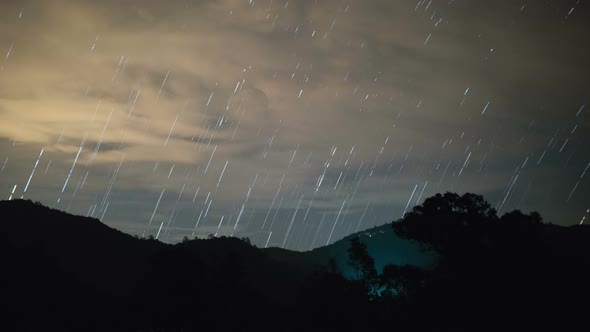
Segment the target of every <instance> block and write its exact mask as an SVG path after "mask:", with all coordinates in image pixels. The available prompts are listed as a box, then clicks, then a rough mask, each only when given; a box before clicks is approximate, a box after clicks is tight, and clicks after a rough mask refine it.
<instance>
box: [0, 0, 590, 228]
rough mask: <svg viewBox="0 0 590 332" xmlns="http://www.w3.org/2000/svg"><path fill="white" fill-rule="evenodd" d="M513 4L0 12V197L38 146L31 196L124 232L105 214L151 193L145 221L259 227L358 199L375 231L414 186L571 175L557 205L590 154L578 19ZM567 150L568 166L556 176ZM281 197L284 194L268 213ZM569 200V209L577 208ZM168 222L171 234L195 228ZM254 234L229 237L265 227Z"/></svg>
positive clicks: (561, 11) (31, 5) (86, 7)
mask: <svg viewBox="0 0 590 332" xmlns="http://www.w3.org/2000/svg"><path fill="white" fill-rule="evenodd" d="M481 6H484V7H481ZM521 6H522V5H515V4H514V3H513V2H512V1H499V2H495V3H494V5H493V6H491V5H490V4H484V3H482V2H480V1H478V2H461V1H451V2H449V3H447V2H445V3H442V2H440V3H438V2H431V3H430V4H429V3H427V2H418V3H416V2H415V1H402V2H391V1H385V0H376V1H364V2H353V1H351V2H342V1H312V0H309V1H270V0H268V1H263V0H257V1H237V0H224V1H194V2H186V1H166V2H161V1H125V2H123V3H121V2H119V1H100V2H96V1H75V2H73V1H54V2H51V3H39V2H35V1H21V2H16V1H10V2H3V4H2V5H1V7H0V8H1V9H2V10H1V11H0V12H1V14H0V15H1V17H0V19H1V20H0V22H1V23H0V55H3V56H4V57H3V58H2V57H0V61H1V63H0V66H1V70H0V119H1V121H0V138H2V139H3V142H4V143H3V145H2V150H1V152H2V153H1V154H0V162H4V160H2V159H3V158H8V160H9V162H8V163H7V165H8V166H7V168H6V170H4V171H3V172H2V173H0V181H1V184H2V186H1V188H2V190H4V191H8V190H11V189H12V186H14V184H15V182H18V183H22V181H25V180H26V179H28V177H29V176H30V173H29V172H30V170H29V168H30V167H29V164H31V163H33V162H34V160H32V159H34V158H36V157H37V155H38V151H39V150H41V149H42V148H43V149H45V150H46V151H47V153H48V154H47V155H46V156H44V157H43V158H44V159H43V161H45V162H47V161H48V160H52V161H53V164H52V165H50V166H51V167H50V168H49V171H48V172H47V174H45V173H44V174H37V175H36V176H35V178H34V179H35V181H34V182H33V186H32V187H31V191H30V192H29V193H27V194H28V195H38V196H39V200H42V201H46V202H54V201H56V198H57V196H59V197H60V198H61V197H63V199H64V200H66V199H67V200H68V202H70V201H71V202H72V203H71V206H72V209H73V211H78V212H80V213H87V211H88V210H89V207H90V208H92V207H93V206H95V205H99V207H98V210H104V209H105V206H106V202H107V201H108V200H109V199H110V200H111V202H113V204H111V205H110V206H111V208H110V209H111V210H109V214H108V216H110V218H114V220H113V221H112V222H113V223H115V224H117V223H120V224H121V225H123V224H125V225H132V224H135V225H136V227H135V229H138V228H139V229H141V228H142V227H143V226H139V225H143V224H144V222H145V214H142V215H141V216H138V215H130V214H127V213H125V212H124V211H122V210H124V206H125V205H124V204H116V203H115V201H114V200H115V199H117V200H119V201H120V202H125V201H129V202H131V201H134V202H135V201H144V204H145V205H141V209H142V210H145V211H150V210H152V208H153V205H152V204H155V201H154V197H153V196H156V199H157V196H158V195H159V194H160V192H161V190H162V189H163V188H165V189H166V192H167V193H170V195H166V196H165V197H164V200H165V201H166V202H165V203H162V206H163V209H165V210H166V211H164V212H163V213H164V214H162V215H159V214H157V216H158V218H165V216H166V215H168V216H170V215H171V214H172V211H176V209H179V211H181V210H182V209H189V210H192V208H193V207H192V204H193V203H192V198H190V199H189V198H188V197H183V195H180V193H183V192H184V191H185V190H188V189H189V188H190V190H192V191H196V188H200V190H201V194H199V198H201V199H203V200H204V197H205V196H203V197H201V196H202V195H203V193H205V194H204V195H207V193H209V195H210V197H211V199H213V200H214V201H215V204H213V206H214V207H213V209H214V210H213V211H212V212H211V213H212V215H215V216H216V217H219V216H221V215H225V214H228V215H229V214H230V213H228V212H224V211H234V210H236V209H237V210H238V211H239V209H240V207H241V206H242V205H245V206H246V208H247V209H251V210H249V211H251V212H250V213H251V215H256V216H259V214H258V213H257V212H260V213H261V214H263V215H265V214H266V211H267V209H268V207H269V206H270V205H271V202H272V201H273V199H275V200H280V199H281V198H282V199H283V205H282V209H295V207H296V206H297V204H298V197H300V196H299V195H305V199H304V202H303V204H309V203H310V202H311V197H315V198H314V202H315V203H314V205H313V210H312V212H311V215H313V216H314V217H313V218H310V220H309V221H307V220H306V221H305V222H319V220H318V218H319V217H318V216H321V214H330V215H333V214H337V213H338V210H339V209H340V207H341V205H342V202H343V200H344V199H346V198H347V197H348V199H349V201H348V204H349V205H347V207H346V213H349V214H350V217H351V218H355V217H356V218H358V217H359V216H360V214H361V213H362V212H363V211H364V210H365V208H366V206H367V203H371V204H372V206H374V209H373V208H372V209H371V211H372V212H371V213H376V215H374V216H373V215H372V216H371V217H370V219H371V220H372V219H377V220H382V221H383V222H385V221H389V220H391V219H393V218H392V216H396V215H398V214H400V213H401V211H402V210H403V209H404V207H405V206H406V204H407V201H408V199H409V195H410V194H411V191H412V189H413V188H414V187H419V188H421V187H422V186H424V184H425V183H426V181H428V183H429V186H428V187H427V188H426V189H425V194H424V195H427V194H433V193H435V192H436V191H444V190H459V191H467V190H469V191H475V192H480V193H489V195H490V200H494V201H495V200H499V199H503V198H504V197H505V195H506V193H505V192H506V191H507V189H506V188H508V187H509V186H510V183H511V182H512V181H513V180H512V179H513V178H514V175H515V174H521V179H523V178H527V175H526V174H529V173H527V172H530V174H533V173H534V174H545V175H547V176H549V175H551V176H553V177H562V176H563V177H564V178H567V180H564V181H561V185H558V184H556V188H558V189H556V192H558V194H557V195H558V196H560V197H561V196H564V197H567V196H568V195H569V193H570V190H571V187H572V186H573V185H574V184H575V182H576V181H577V179H575V176H573V175H572V176H569V174H574V173H581V171H580V168H582V169H583V167H585V164H586V163H587V161H586V160H585V159H584V158H586V159H587V155H588V154H587V145H585V144H582V141H583V136H581V135H582V134H580V133H583V132H584V129H588V122H587V121H585V120H584V119H586V118H585V114H586V113H585V112H582V115H579V116H576V112H577V111H578V110H579V109H580V107H581V105H583V104H585V103H587V102H588V101H587V100H586V99H585V98H586V96H585V95H586V92H587V91H588V88H589V85H588V84H589V83H588V82H589V81H588V80H587V77H586V76H585V74H584V73H585V72H586V71H585V70H583V69H584V68H588V60H587V59H589V58H590V54H589V52H590V50H589V49H588V47H586V46H584V44H583V43H582V42H581V40H586V39H587V35H588V33H587V31H588V30H587V29H585V27H587V23H586V22H587V20H584V17H586V16H587V10H586V9H584V8H585V7H584V6H582V5H580V6H576V9H575V10H574V11H573V12H572V13H573V14H571V15H569V14H568V12H569V11H570V8H569V7H568V8H566V7H567V6H565V5H563V6H561V5H559V6H557V5H555V6H554V8H553V7H549V6H548V5H547V4H536V3H535V4H532V3H531V4H526V5H525V6H524V7H522V8H524V9H522V8H521ZM21 13H22V14H21ZM539 31H540V32H539ZM486 105H488V106H487V107H486ZM484 107H485V108H486V110H485V112H482V111H483V109H484ZM576 125H577V126H578V127H577V128H579V129H577V132H575V131H574V132H573V133H572V129H573V128H574V126H576ZM556 131H559V133H558V134H556ZM552 139H553V141H554V142H553V143H551V144H548V142H550V141H551V140H552ZM566 140H567V143H566V144H565V145H564V143H565V142H566ZM83 142H84V146H83V148H82V149H81V152H80V155H79V156H78V159H76V157H77V153H78V151H79V150H80V146H81V145H82V143H83ZM562 146H563V149H561V147H562ZM351 151H352V152H351ZM566 153H567V154H568V156H569V157H568V158H571V161H570V162H568V164H567V166H563V168H559V167H558V165H560V164H561V163H563V161H562V160H563V158H565V157H561V155H565V154H566ZM543 154H545V156H544V157H542V158H543V159H544V160H542V161H543V162H542V163H538V165H537V161H538V160H539V158H541V156H542V155H543ZM527 157H528V158H529V160H530V162H529V164H528V165H527V166H526V167H521V169H518V168H517V167H518V165H522V163H523V161H524V160H525V159H526V158H527ZM74 161H77V163H79V164H77V165H76V167H74V168H73V177H74V178H73V179H74V180H73V181H74V182H75V183H76V184H71V185H70V186H69V187H68V188H66V189H68V193H69V190H72V191H74V190H75V189H76V187H77V183H78V182H79V183H80V187H82V189H81V190H80V188H78V191H77V192H76V195H78V196H76V197H74V195H73V193H72V196H68V197H69V198H67V197H66V196H67V195H65V194H64V193H61V189H62V186H63V183H64V180H65V178H66V177H67V176H68V172H69V170H70V169H71V168H72V164H73V163H74ZM533 161H534V162H533ZM328 164H330V165H329V166H327V165H328ZM225 165H227V166H225ZM462 169H463V170H462ZM52 172H54V173H52ZM117 172H118V173H117ZM27 173H28V174H27ZM324 173H325V176H324V179H323V180H322V181H324V182H323V184H322V185H321V186H320V188H319V189H317V187H318V179H320V177H321V176H322V174H324ZM357 173H358V175H357ZM52 174H53V175H52ZM87 174H88V175H87ZM115 174H116V175H115ZM369 174H371V175H369ZM338 177H341V178H340V181H341V182H339V180H338ZM255 178H256V179H257V183H255V184H254V185H252V181H253V179H255ZM22 179H25V180H22ZM281 179H282V182H281ZM352 179H355V180H354V181H353V180H352ZM77 181H78V182H77ZM83 181H87V182H88V185H87V186H82V182H83ZM110 183H112V186H111V185H110ZM279 183H281V188H282V189H281V190H286V191H289V193H290V194H291V195H289V196H286V197H283V196H281V195H279V196H277V197H275V196H276V191H277V189H278V188H279ZM336 183H339V184H338V185H336ZM530 183H532V185H531V184H530ZM435 184H436V185H435ZM531 186H532V188H533V189H530V188H531ZM22 187H23V186H21V188H22ZM329 187H331V188H329ZM334 187H336V189H335V190H334V189H333V188H334ZM113 188H114V189H113ZM527 188H528V189H527ZM535 188H536V189H537V190H542V187H541V185H540V183H539V184H537V182H536V181H533V179H531V180H530V182H529V183H527V184H525V183H521V182H520V181H518V182H516V184H515V186H514V188H513V192H515V193H516V194H518V195H521V196H519V197H524V195H528V194H526V192H527V190H528V192H531V191H532V192H534V191H535ZM183 189H184V190H183ZM316 189H317V192H316ZM117 190H118V191H120V192H125V193H127V194H126V196H117V194H116V192H117ZM578 190H579V192H578V195H582V194H581V193H584V192H587V191H588V190H589V189H588V186H586V185H585V184H582V185H580V186H579V189H578ZM248 192H250V195H251V196H248V198H246V197H247V193H248ZM107 193H108V194H107ZM172 193H174V194H179V195H178V196H177V197H180V199H178V200H179V201H180V202H181V203H180V204H179V205H177V204H176V203H175V202H176V201H175V200H177V198H174V197H172V196H175V195H172ZM516 194H511V195H516ZM131 196H133V197H131ZM533 196H534V197H536V196H537V195H533ZM533 196H531V197H533ZM104 197H106V199H104ZM510 197H512V196H510ZM579 197H581V196H577V195H574V201H575V202H576V203H570V204H576V208H575V209H573V210H576V211H578V210H580V211H581V210H582V209H583V207H582V204H583V202H582V201H581V200H580V198H579ZM423 198H425V197H423ZM414 199H416V197H414V198H413V200H414ZM576 199H577V200H576ZM101 200H104V202H102V201H101ZM183 200H188V201H189V202H184V201H183ZM99 201H100V202H99ZM508 201H509V204H512V203H511V202H514V204H516V202H517V200H516V199H514V200H510V199H508ZM518 201H520V202H525V201H526V200H523V199H519V200H518ZM182 202H184V203H185V204H183V203H182ZM278 203H279V202H275V203H274V204H275V205H274V206H275V207H273V209H274V208H276V206H278ZM414 203H416V202H414ZM509 206H513V205H509ZM514 206H515V205H514ZM527 206H530V207H531V208H535V209H541V210H542V212H547V213H548V214H549V215H550V216H551V218H555V221H557V222H560V221H561V220H563V222H564V223H567V222H566V221H567V220H569V219H568V218H571V216H572V214H573V213H574V212H566V210H567V211H571V210H572V209H570V208H565V207H564V206H562V205H556V207H555V208H554V209H551V210H549V209H545V210H543V209H544V208H545V206H547V202H546V201H545V200H544V199H543V198H535V199H531V202H530V204H528V205H527ZM515 207H517V206H515ZM169 210H170V211H169ZM182 211H184V210H182ZM285 211H287V210H284V211H283V210H281V213H280V214H279V215H281V216H284V217H285V218H290V215H289V214H288V213H284V212H285ZM289 211H290V210H289ZM384 211H389V212H391V215H383V213H385V212H384ZM102 212H104V211H101V213H102ZM389 212H388V213H389ZM148 214H150V213H148ZM94 215H95V216H97V215H98V214H97V213H95V214H94ZM175 215H177V217H176V220H178V221H177V222H178V223H179V224H180V226H179V227H180V228H182V227H185V226H186V227H189V226H187V225H189V224H191V223H192V222H193V220H189V219H191V218H192V217H189V216H187V215H185V214H183V213H179V214H175ZM234 217H235V216H234ZM300 222H303V221H300ZM185 224H186V225H185ZM254 224H256V223H254ZM256 225H257V224H256ZM248 227H249V226H244V228H242V230H241V231H242V232H245V233H248V234H256V232H258V231H259V230H258V229H256V227H259V226H255V227H254V228H248ZM295 229H297V227H296V228H295ZM277 231H279V230H277Z"/></svg>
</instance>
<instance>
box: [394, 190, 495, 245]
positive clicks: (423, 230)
mask: <svg viewBox="0 0 590 332" xmlns="http://www.w3.org/2000/svg"><path fill="white" fill-rule="evenodd" d="M497 220H498V216H497V215H496V210H494V209H493V208H492V207H491V206H490V204H489V203H488V202H486V201H485V200H484V199H483V197H482V196H480V195H476V194H471V193H466V194H464V195H462V196H459V195H458V194H455V193H450V192H447V193H445V194H444V195H441V194H436V195H435V196H432V197H430V198H427V199H426V200H425V201H424V203H423V204H422V205H418V206H416V207H414V208H413V209H412V211H410V212H409V213H408V214H406V215H405V216H404V219H403V220H402V221H400V222H397V223H393V228H394V230H395V232H396V233H397V234H398V235H399V236H400V237H403V238H412V239H414V240H416V241H418V242H422V243H428V244H430V245H432V246H433V247H434V249H436V250H437V251H439V252H441V253H444V252H446V251H448V250H449V249H450V248H451V247H453V248H454V247H455V246H456V245H457V244H458V241H459V242H462V241H463V240H465V239H464V238H465V237H466V236H472V235H473V229H474V228H477V227H479V226H482V225H485V224H489V223H491V222H495V221H497Z"/></svg>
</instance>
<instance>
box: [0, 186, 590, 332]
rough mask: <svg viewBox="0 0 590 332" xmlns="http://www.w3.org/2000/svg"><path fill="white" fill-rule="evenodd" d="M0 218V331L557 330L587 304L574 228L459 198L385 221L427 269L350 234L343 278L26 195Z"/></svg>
mask: <svg viewBox="0 0 590 332" xmlns="http://www.w3.org/2000/svg"><path fill="white" fill-rule="evenodd" d="M0 215H1V216H2V217H1V223H0V235H1V237H2V238H1V240H0V259H1V264H2V269H1V271H2V272H0V291H1V294H2V296H1V297H0V302H1V303H0V305H1V307H2V308H3V310H2V311H3V312H2V317H3V320H2V322H3V324H4V325H5V326H15V327H18V328H19V330H64V331H66V330H76V331H81V330H85V331H105V330H108V331H113V330H126V331H197V330H224V331H351V330H355V329H358V330H362V331H379V330H385V329H387V330H394V329H399V330H401V331H458V330H461V331H474V330H475V331H481V330H490V331H491V330H500V329H501V330H512V329H517V328H521V329H526V330H533V329H537V330H538V329H541V330H547V329H557V330H560V331H563V330H570V329H573V328H574V327H575V326H577V325H578V324H584V323H585V312H586V303H587V302H586V301H587V299H588V298H589V297H588V296H589V295H590V286H589V283H590V279H589V277H590V260H589V259H588V258H587V255H588V254H589V253H590V229H589V228H588V227H587V226H583V225H576V226H570V227H563V226H557V225H553V224H548V223H544V222H543V221H542V217H541V216H540V215H539V214H538V213H536V212H531V213H528V214H525V213H522V212H521V211H518V210H516V211H512V212H509V213H506V214H504V215H502V216H498V215H497V212H496V211H495V210H494V209H493V208H492V207H491V206H490V204H489V203H488V202H486V201H485V200H484V199H483V197H482V196H479V195H475V194H470V193H467V194H464V195H458V194H455V193H448V192H447V193H444V194H437V195H435V196H433V197H430V198H427V199H426V200H425V201H424V203H423V204H421V205H419V206H416V207H414V208H413V209H412V210H411V211H410V212H408V213H407V214H406V215H405V216H404V218H403V219H401V220H398V221H394V222H392V223H391V226H389V227H393V230H394V232H395V234H396V235H397V236H398V237H401V238H404V239H412V240H414V241H417V242H418V243H420V244H421V246H422V250H424V251H431V252H433V253H435V254H436V260H437V262H436V265H435V266H434V267H433V268H431V269H425V268H422V267H418V266H414V265H392V264H389V265H387V266H385V267H384V268H383V269H382V270H378V269H377V268H376V267H375V260H374V258H373V257H371V255H370V254H369V252H368V250H367V241H370V238H367V237H360V236H352V237H350V238H347V239H346V241H347V242H348V243H347V247H348V250H347V253H346V255H347V257H346V258H347V261H348V263H349V266H350V267H351V268H352V269H353V270H354V273H353V274H352V277H350V276H345V275H344V274H343V273H341V271H339V268H338V266H336V264H333V262H334V260H331V262H332V263H329V262H328V263H325V264H318V263H317V260H316V261H314V260H313V258H309V257H311V255H313V252H312V254H311V255H309V254H308V255H307V256H304V254H305V253H299V252H289V253H284V252H283V253H281V254H277V252H276V250H275V251H273V249H261V248H257V247H255V246H253V245H252V244H251V243H250V242H249V240H248V239H240V238H233V237H219V238H217V237H210V238H208V239H192V240H190V239H188V238H185V240H184V241H183V242H181V243H178V244H166V243H162V242H159V241H157V240H155V239H153V238H139V237H133V236H130V235H127V234H125V233H122V232H120V231H118V230H115V229H112V228H110V227H108V226H106V225H104V224H102V223H101V222H100V221H98V220H96V219H92V218H86V217H79V216H73V215H69V214H66V213H64V212H61V211H58V210H54V209H50V208H47V207H44V206H42V205H41V204H39V203H35V202H31V201H27V200H14V201H2V202H0ZM392 240H393V239H392ZM303 257H305V258H303ZM305 260H309V261H313V262H309V263H302V262H304V261H305ZM582 326H584V325H582Z"/></svg>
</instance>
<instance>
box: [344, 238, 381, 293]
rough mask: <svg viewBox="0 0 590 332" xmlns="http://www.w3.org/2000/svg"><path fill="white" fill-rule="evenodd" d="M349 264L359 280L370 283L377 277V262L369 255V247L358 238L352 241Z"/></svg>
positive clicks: (349, 250)
mask: <svg viewBox="0 0 590 332" xmlns="http://www.w3.org/2000/svg"><path fill="white" fill-rule="evenodd" d="M348 262H349V264H350V265H351V266H352V268H353V269H354V270H355V272H356V275H357V279H358V280H363V281H365V282H370V281H371V280H373V279H374V278H375V277H376V276H377V270H376V269H375V260H374V259H373V257H371V256H370V255H369V252H368V251H367V245H366V244H364V243H363V242H361V239H360V238H359V237H358V236H355V237H353V238H352V239H351V240H350V247H349V248H348Z"/></svg>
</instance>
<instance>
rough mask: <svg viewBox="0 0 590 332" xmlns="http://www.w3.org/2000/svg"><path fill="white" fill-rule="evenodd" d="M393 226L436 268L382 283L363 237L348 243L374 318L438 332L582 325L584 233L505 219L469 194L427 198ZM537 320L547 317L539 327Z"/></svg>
mask: <svg viewBox="0 0 590 332" xmlns="http://www.w3.org/2000/svg"><path fill="white" fill-rule="evenodd" d="M392 227H393V228H394V231H395V233H396V234H397V235H398V236H400V237H402V238H407V239H413V240H415V241H418V242H420V243H422V244H423V247H424V250H429V249H434V250H435V251H436V252H437V253H438V255H439V262H438V266H437V267H436V268H435V269H434V270H431V271H426V270H421V269H419V268H416V267H412V266H393V265H389V266H386V267H385V268H384V269H383V271H382V273H381V274H378V273H377V271H376V270H375V265H374V262H373V259H372V258H371V257H370V256H369V254H368V251H367V248H366V245H365V244H363V243H362V242H361V240H360V239H359V238H354V239H352V240H351V243H350V248H349V252H348V254H349V261H350V264H351V265H352V266H353V267H354V268H355V270H356V271H357V280H356V281H355V282H357V283H359V284H361V285H363V287H364V289H365V291H366V292H367V297H368V298H369V299H370V300H371V301H372V302H373V303H375V307H374V309H375V311H377V312H379V311H380V310H385V311H386V312H388V313H389V314H388V315H389V317H394V316H395V317H397V318H396V319H397V320H398V321H405V322H406V323H407V324H410V325H414V324H418V325H419V327H421V328H424V329H433V328H435V327H436V329H440V330H445V329H459V330H460V329H477V330H481V329H488V328H489V329H494V328H499V327H501V326H505V324H506V323H507V322H512V321H514V322H520V323H525V322H526V324H528V326H529V328H534V327H543V326H545V324H547V323H549V322H550V323H559V324H562V326H561V328H563V324H566V323H571V324H573V323H574V322H575V321H576V317H577V316H575V313H577V312H580V309H579V307H577V305H576V303H577V301H581V300H583V299H584V298H586V297H587V296H588V295H590V287H589V286H588V283H587V280H588V279H587V278H588V277H590V273H589V272H588V271H590V264H589V263H590V260H589V259H588V258H586V256H585V255H583V254H580V251H582V252H583V251H586V253H588V251H587V250H589V249H590V242H589V241H590V236H589V235H590V234H589V233H588V231H587V230H586V229H584V228H581V227H578V226H574V227H570V228H566V227H559V226H554V225H551V224H545V223H543V222H542V218H541V216H540V215H539V214H538V213H536V212H531V213H529V214H524V213H522V212H521V211H518V210H516V211H512V212H509V213H506V214H504V215H502V216H501V217H500V216H498V215H497V212H496V211H495V210H494V209H493V208H492V207H491V206H490V204H489V203H488V202H486V201H485V200H484V199H483V197H482V196H480V195H475V194H470V193H467V194H464V195H458V194H455V193H445V194H437V195H435V196H433V197H430V198H428V199H426V200H425V202H424V203H423V204H422V205H420V206H416V207H415V208H413V210H412V211H411V212H410V213H408V214H407V215H406V216H405V217H404V218H403V220H401V221H399V222H394V223H393V224H392ZM574 276H575V277H574ZM582 280H586V281H582ZM392 308H393V309H392ZM393 310H395V311H396V312H397V313H398V315H395V314H392V312H393ZM400 312H403V314H399V313H400ZM540 312H547V313H548V314H547V315H546V316H544V317H542V318H541V317H539V316H538V314H539V313H540ZM421 317H428V318H429V319H428V320H423V319H422V320H421V319H420V318H421ZM565 317H567V320H564V318H565ZM580 317H581V316H580ZM420 324H422V325H420Z"/></svg>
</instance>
